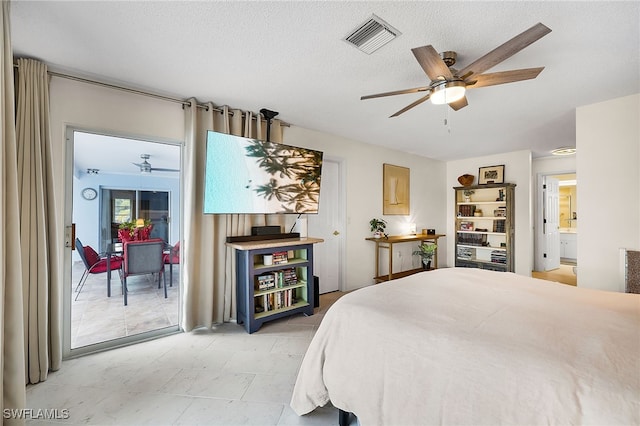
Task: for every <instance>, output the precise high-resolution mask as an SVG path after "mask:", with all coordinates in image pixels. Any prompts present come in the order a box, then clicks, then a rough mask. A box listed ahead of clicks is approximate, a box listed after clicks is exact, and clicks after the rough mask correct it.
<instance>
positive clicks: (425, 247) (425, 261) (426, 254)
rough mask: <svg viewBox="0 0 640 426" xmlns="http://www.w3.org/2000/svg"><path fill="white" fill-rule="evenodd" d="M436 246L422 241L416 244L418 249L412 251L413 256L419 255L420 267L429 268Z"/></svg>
mask: <svg viewBox="0 0 640 426" xmlns="http://www.w3.org/2000/svg"><path fill="white" fill-rule="evenodd" d="M437 248H438V246H436V245H435V244H427V243H422V244H420V245H419V246H418V250H416V251H414V252H413V255H414V256H420V258H421V259H422V267H423V268H424V269H427V270H429V268H431V261H432V260H433V256H434V255H435V254H436V249H437Z"/></svg>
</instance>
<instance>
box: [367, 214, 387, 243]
mask: <svg viewBox="0 0 640 426" xmlns="http://www.w3.org/2000/svg"><path fill="white" fill-rule="evenodd" d="M369 225H370V226H371V232H373V236H374V237H375V238H380V237H382V236H383V235H385V233H384V230H385V228H386V227H387V222H386V221H385V220H384V219H376V218H375V217H374V218H373V219H371V220H370V221H369Z"/></svg>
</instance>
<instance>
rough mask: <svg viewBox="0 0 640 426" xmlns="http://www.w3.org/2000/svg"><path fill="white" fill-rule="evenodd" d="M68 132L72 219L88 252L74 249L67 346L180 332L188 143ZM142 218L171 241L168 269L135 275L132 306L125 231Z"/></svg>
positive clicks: (82, 348) (93, 347) (83, 348)
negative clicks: (124, 274) (182, 178)
mask: <svg viewBox="0 0 640 426" xmlns="http://www.w3.org/2000/svg"><path fill="white" fill-rule="evenodd" d="M67 135H68V140H69V143H70V145H69V148H68V149H70V150H72V152H73V158H72V159H70V160H69V161H72V163H73V164H72V166H71V167H69V169H70V170H73V177H72V178H71V179H69V180H68V181H69V182H70V183H71V185H72V188H70V189H71V193H72V194H73V199H72V220H71V222H72V223H74V224H75V237H76V238H77V240H76V241H77V242H78V243H79V244H80V245H81V246H82V253H80V250H79V248H78V247H76V250H74V251H72V252H71V259H72V261H71V265H69V266H70V268H71V273H70V274H69V275H70V276H71V283H70V285H69V286H66V288H65V299H66V303H65V330H66V334H67V336H66V337H65V346H66V350H65V353H68V354H69V355H70V356H75V355H76V354H82V353H85V352H94V351H97V350H104V349H107V348H109V347H115V346H122V345H124V344H129V343H133V342H136V341H139V340H146V339H149V338H152V337H155V336H157V335H161V334H165V333H173V332H176V331H178V330H179V328H178V318H179V306H180V304H179V296H180V262H179V258H180V256H179V241H180V210H181V209H180V197H181V194H180V176H181V173H180V164H181V159H180V156H181V145H180V144H179V143H167V142H154V141H149V140H140V139H136V138H131V137H125V136H113V135H105V134H100V133H96V132H89V131H81V130H77V129H68V132H67ZM70 157H71V156H69V158H70ZM140 223H145V224H152V225H153V227H152V229H151V233H150V235H149V236H150V238H160V239H162V240H163V241H164V248H165V250H164V252H163V259H162V260H163V261H167V263H166V264H165V267H164V269H163V272H160V273H153V274H140V275H132V276H128V277H127V280H126V283H127V289H128V291H127V295H128V297H127V299H128V300H127V305H125V304H124V297H123V281H122V280H121V274H122V272H123V264H124V262H125V260H124V258H123V246H122V241H120V236H119V234H118V230H119V228H121V227H124V226H125V225H128V224H129V225H131V224H140ZM136 232H137V231H136ZM83 255H84V256H83ZM165 255H166V256H167V257H165ZM107 258H109V262H106V259H107ZM170 258H171V259H173V260H174V262H173V263H169V262H168V259H170ZM96 262H99V263H96ZM109 275H110V277H109ZM165 279H166V283H167V292H166V296H165V291H164V285H163V283H164V280H165Z"/></svg>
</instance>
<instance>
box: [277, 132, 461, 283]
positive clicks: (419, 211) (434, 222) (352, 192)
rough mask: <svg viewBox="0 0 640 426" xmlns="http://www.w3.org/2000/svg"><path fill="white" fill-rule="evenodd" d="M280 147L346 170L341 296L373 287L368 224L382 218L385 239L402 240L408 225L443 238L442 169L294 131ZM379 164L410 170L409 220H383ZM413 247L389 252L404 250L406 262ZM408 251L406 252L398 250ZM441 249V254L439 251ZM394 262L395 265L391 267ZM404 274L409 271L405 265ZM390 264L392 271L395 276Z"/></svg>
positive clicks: (432, 162) (372, 246) (427, 161)
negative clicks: (307, 152)
mask: <svg viewBox="0 0 640 426" xmlns="http://www.w3.org/2000/svg"><path fill="white" fill-rule="evenodd" d="M284 142H285V143H287V144H290V145H297V146H302V147H305V148H312V149H318V150H321V151H323V152H324V153H325V155H328V156H332V157H340V158H342V159H344V163H345V167H346V173H345V175H346V179H345V180H346V185H347V188H346V192H347V193H346V199H347V200H346V204H347V205H346V216H347V232H346V236H345V238H346V241H345V246H346V250H345V252H346V259H345V265H346V277H345V279H346V281H345V286H346V288H345V290H352V289H355V288H359V287H363V286H366V285H370V284H372V282H373V281H372V278H373V276H374V271H375V244H374V243H372V242H371V241H366V240H365V238H367V237H370V236H371V231H370V229H369V221H370V220H371V219H372V218H374V217H376V218H383V219H385V220H386V221H387V231H388V233H389V234H390V235H404V234H406V233H407V224H408V223H411V222H413V223H416V225H417V229H422V228H435V230H436V232H437V233H445V229H446V218H445V214H446V212H445V208H444V206H445V203H446V197H447V190H446V185H445V179H444V177H445V167H446V166H445V163H444V162H442V161H437V160H432V159H429V158H425V157H420V156H416V155H412V154H407V153H404V152H399V151H394V150H390V149H386V148H382V147H378V146H375V145H369V144H364V143H361V142H357V141H354V140H349V139H345V138H342V137H339V136H335V135H330V134H327V133H322V132H317V131H314V130H309V129H304V128H301V127H297V126H291V127H290V128H285V131H284ZM383 163H389V164H394V165H397V166H402V167H408V168H409V169H410V170H411V173H410V184H411V210H410V215H409V216H395V215H394V216H391V215H389V216H383V215H382V165H383ZM447 239H449V236H447V237H446V238H445V239H444V240H440V241H443V245H442V246H439V250H438V252H439V253H438V262H439V266H444V265H445V263H446V262H445V261H446V255H447V252H446V247H445V244H444V242H445V241H446V240H447ZM416 244H417V243H407V244H402V245H400V246H394V252H398V251H400V250H404V251H406V252H409V253H408V254H405V253H404V252H403V256H402V259H409V258H410V252H411V251H413V250H415V248H416V247H415V245H416ZM402 246H407V247H404V248H403V247H402ZM440 247H442V249H440ZM397 262H398V260H397V259H394V263H397ZM405 266H406V267H405V268H403V269H411V266H410V265H405ZM395 270H396V269H395V264H394V271H395Z"/></svg>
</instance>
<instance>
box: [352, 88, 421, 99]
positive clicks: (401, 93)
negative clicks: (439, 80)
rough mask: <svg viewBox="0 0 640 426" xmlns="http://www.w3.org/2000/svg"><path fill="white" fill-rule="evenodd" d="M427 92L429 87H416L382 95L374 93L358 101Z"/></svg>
mask: <svg viewBox="0 0 640 426" xmlns="http://www.w3.org/2000/svg"><path fill="white" fill-rule="evenodd" d="M427 90H429V86H423V87H416V88H415V89H405V90H396V91H393V92H384V93H376V94H375V95H366V96H362V97H360V100H361V101H364V100H365V99H373V98H381V97H383V96H393V95H404V94H406V93H417V92H425V91H427Z"/></svg>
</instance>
